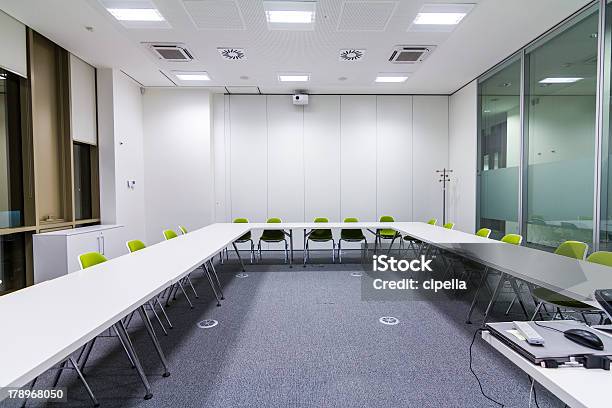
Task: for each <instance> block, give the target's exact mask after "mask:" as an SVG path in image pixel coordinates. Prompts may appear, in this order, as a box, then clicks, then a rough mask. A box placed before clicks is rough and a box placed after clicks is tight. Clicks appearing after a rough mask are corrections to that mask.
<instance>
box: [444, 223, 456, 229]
mask: <svg viewBox="0 0 612 408" xmlns="http://www.w3.org/2000/svg"><path fill="white" fill-rule="evenodd" d="M443 227H444V228H446V229H450V230H452V229H453V228H455V223H454V222H447V223H446V224H444V225H443Z"/></svg>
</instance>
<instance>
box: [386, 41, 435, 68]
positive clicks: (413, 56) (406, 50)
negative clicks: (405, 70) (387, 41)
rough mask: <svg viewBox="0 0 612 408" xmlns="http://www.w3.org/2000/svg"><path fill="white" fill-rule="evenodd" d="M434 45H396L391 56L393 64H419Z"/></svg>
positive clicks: (390, 59)
mask: <svg viewBox="0 0 612 408" xmlns="http://www.w3.org/2000/svg"><path fill="white" fill-rule="evenodd" d="M434 48H435V47H434V46H404V45H400V46H397V47H395V49H394V50H393V52H392V53H391V57H389V61H390V62H391V63H393V64H418V63H419V62H423V61H424V60H425V58H427V56H428V55H429V54H430V53H431V52H432V51H433V50H434Z"/></svg>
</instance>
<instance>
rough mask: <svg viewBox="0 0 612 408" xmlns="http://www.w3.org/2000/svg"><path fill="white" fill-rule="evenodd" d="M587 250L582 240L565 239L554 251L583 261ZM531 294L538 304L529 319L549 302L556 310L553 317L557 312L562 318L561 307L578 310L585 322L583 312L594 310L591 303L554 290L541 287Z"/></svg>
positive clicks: (534, 316) (587, 247)
mask: <svg viewBox="0 0 612 408" xmlns="http://www.w3.org/2000/svg"><path fill="white" fill-rule="evenodd" d="M588 251H589V246H588V245H587V244H586V243H584V242H580V241H565V242H563V243H561V245H559V246H558V247H557V249H556V250H555V252H554V253H555V254H556V255H560V256H565V257H568V258H572V259H576V260H581V261H583V260H584V259H585V257H586V254H587V252H588ZM599 257H600V255H597V256H596V257H595V258H594V259H596V260H597V259H598V258H599ZM531 295H532V296H533V297H534V299H537V300H538V305H537V306H536V309H535V311H534V313H533V316H532V317H531V320H534V319H535V318H536V316H537V315H538V313H540V309H541V308H542V307H543V306H544V305H545V304H549V305H552V306H554V307H555V310H556V311H555V313H554V315H553V319H554V318H555V317H556V316H557V314H559V316H561V318H564V317H563V312H562V311H561V308H562V307H563V308H567V309H572V311H578V312H580V313H581V314H582V318H583V319H584V320H585V322H587V321H586V317H585V316H584V314H583V312H585V311H591V310H594V308H593V306H591V305H588V304H586V303H583V302H580V301H578V300H575V299H572V298H570V297H567V296H564V295H562V294H560V293H558V292H555V291H554V290H549V289H546V288H542V287H539V288H534V289H532V290H531ZM587 323H588V322H587Z"/></svg>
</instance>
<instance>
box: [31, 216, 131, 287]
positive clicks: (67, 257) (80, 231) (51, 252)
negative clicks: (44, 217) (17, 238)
mask: <svg viewBox="0 0 612 408" xmlns="http://www.w3.org/2000/svg"><path fill="white" fill-rule="evenodd" d="M122 228H123V227H122V226H121V225H94V226H91V227H82V228H74V229H68V230H61V231H52V232H45V233H42V234H35V235H34V240H33V252H34V283H40V282H43V281H46V280H49V279H53V278H57V277H59V276H62V275H66V274H68V273H71V272H75V271H78V270H79V269H81V267H80V265H79V260H78V256H79V255H80V254H83V253H86V252H99V253H101V254H103V255H104V256H105V257H107V258H108V259H111V258H115V257H117V256H120V255H123V254H125V253H127V249H126V247H125V242H124V241H123V237H122Z"/></svg>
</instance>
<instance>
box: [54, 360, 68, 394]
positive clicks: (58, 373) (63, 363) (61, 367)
mask: <svg viewBox="0 0 612 408" xmlns="http://www.w3.org/2000/svg"><path fill="white" fill-rule="evenodd" d="M67 363H68V360H64V361H62V363H61V364H60V366H59V368H58V370H57V373H55V378H54V379H53V385H51V388H55V387H57V383H59V380H60V377H61V376H62V372H63V371H64V368H66V364H67Z"/></svg>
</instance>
